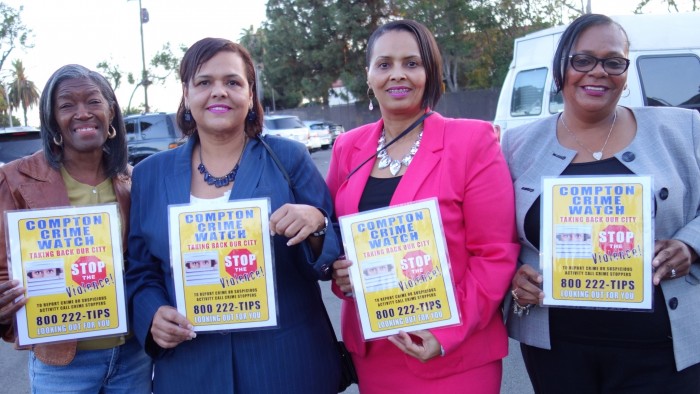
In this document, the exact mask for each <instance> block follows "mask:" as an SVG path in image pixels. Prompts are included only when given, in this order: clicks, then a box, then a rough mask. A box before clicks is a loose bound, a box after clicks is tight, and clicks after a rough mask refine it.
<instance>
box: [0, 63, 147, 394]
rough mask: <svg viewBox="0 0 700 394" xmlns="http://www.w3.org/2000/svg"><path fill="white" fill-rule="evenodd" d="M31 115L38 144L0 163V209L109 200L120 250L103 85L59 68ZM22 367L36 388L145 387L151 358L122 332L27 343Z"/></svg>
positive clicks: (4, 278) (116, 116)
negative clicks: (26, 363) (120, 334)
mask: <svg viewBox="0 0 700 394" xmlns="http://www.w3.org/2000/svg"><path fill="white" fill-rule="evenodd" d="M39 114H40V117H41V136H42V139H43V144H44V149H43V151H39V152H37V153H35V154H33V155H31V156H27V157H24V158H21V159H18V160H15V161H13V162H11V163H9V164H7V165H5V166H3V167H0V210H1V211H2V212H3V213H4V212H5V211H12V210H20V209H37V208H51V207H64V206H81V205H95V204H107V203H114V202H116V203H117V204H118V206H119V212H120V215H121V230H122V240H123V250H126V239H127V234H128V229H129V226H128V225H129V220H128V218H129V205H130V191H131V168H130V167H129V166H128V165H127V148H126V136H125V134H126V132H125V128H124V120H123V118H122V113H121V110H120V108H119V104H118V103H117V98H116V96H115V94H114V91H113V90H112V88H111V86H110V85H109V83H108V82H107V80H106V79H105V78H104V77H102V76H101V75H100V74H98V73H96V72H94V71H90V70H88V69H87V68H85V67H83V66H79V65H67V66H63V67H61V68H60V69H58V70H57V71H56V72H55V73H54V74H53V75H52V76H51V77H50V78H49V80H48V82H47V83H46V86H45V87H44V90H43V93H42V95H41V100H40V107H39ZM4 221H5V217H4V215H0V335H2V337H3V339H5V340H6V341H15V332H14V327H13V324H14V316H15V313H16V312H17V311H18V310H19V309H20V308H21V307H22V306H23V305H24V304H25V303H26V301H27V298H26V297H25V296H24V295H25V289H24V288H23V287H19V285H20V283H19V281H17V280H8V278H9V276H8V260H7V257H8V256H7V245H6V244H5V242H4V240H5V230H6V229H5V226H6V225H5V223H4ZM17 297H20V299H19V301H16V302H13V300H15V299H16V298H17ZM29 369H30V371H29V375H30V380H31V384H32V389H33V392H38V393H42V392H47V393H49V392H51V393H53V392H58V391H61V392H65V391H69V392H71V393H97V392H100V393H110V392H113V391H114V392H116V391H119V392H129V393H134V394H135V393H150V392H151V371H152V364H151V360H150V359H149V358H148V356H147V355H146V354H145V353H144V351H143V349H142V348H141V347H140V346H139V344H138V342H137V341H136V340H135V339H133V338H131V337H130V336H129V335H127V336H123V337H110V338H100V339H89V340H81V341H69V342H59V343H48V344H38V345H34V346H32V348H31V356H30V363H29Z"/></svg>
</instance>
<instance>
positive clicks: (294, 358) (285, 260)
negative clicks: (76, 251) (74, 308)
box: [126, 136, 340, 394]
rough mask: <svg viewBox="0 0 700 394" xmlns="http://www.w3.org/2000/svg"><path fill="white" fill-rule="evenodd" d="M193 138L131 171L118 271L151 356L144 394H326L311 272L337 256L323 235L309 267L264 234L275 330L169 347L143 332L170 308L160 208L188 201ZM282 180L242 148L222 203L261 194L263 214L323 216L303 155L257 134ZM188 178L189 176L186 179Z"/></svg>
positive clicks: (334, 381) (329, 340)
mask: <svg viewBox="0 0 700 394" xmlns="http://www.w3.org/2000/svg"><path fill="white" fill-rule="evenodd" d="M197 140H198V138H197V137H196V136H194V137H191V138H190V139H189V141H188V142H187V143H186V144H185V145H183V146H181V147H179V148H176V149H173V150H170V151H166V152H161V153H158V154H156V155H153V156H151V157H149V158H148V159H146V160H144V161H143V162H141V163H139V165H137V166H136V168H135V169H134V172H133V185H132V189H131V193H132V195H131V203H132V208H131V220H130V223H131V229H130V234H129V241H128V260H129V267H128V270H127V272H126V282H127V293H128V297H129V307H130V316H131V319H130V320H131V321H130V322H131V327H132V329H133V331H134V333H135V335H136V337H137V338H138V339H139V341H140V342H141V344H142V345H143V346H144V348H145V349H146V352H147V353H148V354H149V355H150V356H151V357H153V358H154V361H155V373H154V384H153V391H154V393H281V392H284V393H300V394H301V393H304V394H306V393H335V392H337V387H338V379H339V376H340V369H339V368H340V364H339V359H338V355H337V350H336V347H335V343H334V340H333V337H332V334H331V331H330V328H329V326H328V324H327V323H326V320H325V317H324V313H325V311H324V310H323V308H324V306H323V303H322V301H321V297H320V296H319V294H318V292H319V286H318V282H317V278H318V275H317V271H318V270H320V269H322V268H323V267H327V266H330V265H331V264H332V263H333V261H335V259H336V258H337V257H338V255H339V254H340V243H339V241H338V238H337V236H336V234H335V232H333V231H329V232H327V233H326V236H325V240H324V244H323V250H322V253H321V255H320V256H319V257H318V259H316V260H315V261H311V260H310V256H312V254H311V251H310V248H309V246H308V244H307V243H305V242H304V243H302V245H297V246H293V247H288V246H286V242H287V238H285V237H282V236H275V237H274V241H273V242H274V256H275V274H276V280H277V300H278V324H279V327H278V328H275V329H264V330H254V331H243V332H241V331H238V332H232V333H225V334H219V333H213V334H212V333H210V334H207V333H200V334H199V335H198V336H197V338H195V339H193V340H191V341H185V342H183V343H181V344H179V345H178V346H176V347H175V348H174V349H169V350H165V349H162V348H160V347H159V346H158V345H157V344H156V343H155V342H154V341H153V338H152V337H151V335H150V327H151V322H152V320H153V316H154V315H155V313H156V311H157V310H158V308H160V307H161V306H163V305H172V306H174V305H175V293H174V289H173V281H172V272H171V265H170V250H169V241H168V205H171V204H186V203H189V201H190V181H191V176H192V171H191V165H190V163H191V157H192V151H193V148H194V146H195V145H196V143H197ZM265 140H266V142H268V144H269V145H270V146H271V147H272V149H273V151H274V152H275V153H276V154H277V156H278V157H279V159H280V161H281V162H282V164H283V165H284V167H285V169H286V170H287V172H288V173H289V176H290V177H291V179H292V184H293V185H294V188H295V192H294V194H293V193H292V191H291V190H290V188H289V187H288V185H287V182H286V180H285V178H284V176H283V174H282V173H281V171H280V170H279V168H278V167H277V165H276V164H275V163H274V161H273V160H272V158H271V157H270V156H269V154H268V153H267V151H266V150H265V148H264V146H263V145H262V144H261V143H260V141H258V140H257V139H256V140H250V141H249V143H248V144H247V146H246V148H245V150H244V152H243V158H242V160H241V164H240V169H239V171H238V175H237V177H236V181H235V183H234V185H233V189H232V191H231V197H230V199H231V200H239V199H247V198H258V197H269V198H270V200H271V204H270V207H271V212H274V211H275V210H277V209H278V208H279V207H280V206H282V205H283V204H285V203H290V202H294V201H295V196H296V199H297V201H296V202H298V203H303V204H309V205H312V206H315V207H318V208H319V209H321V210H323V211H324V212H325V213H326V215H327V216H328V217H330V215H332V203H331V198H330V195H329V192H328V188H327V187H326V184H325V182H324V180H323V177H322V176H321V174H320V173H319V172H318V170H317V169H316V167H315V166H314V163H313V161H312V160H311V157H310V156H309V154H308V152H307V151H306V148H305V147H304V146H303V145H301V144H299V143H297V142H294V141H291V140H286V139H283V138H277V137H265ZM195 176H199V174H196V175H195Z"/></svg>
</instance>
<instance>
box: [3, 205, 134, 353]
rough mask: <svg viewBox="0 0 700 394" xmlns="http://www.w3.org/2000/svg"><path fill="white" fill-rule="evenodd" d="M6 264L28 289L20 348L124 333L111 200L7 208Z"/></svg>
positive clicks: (118, 241)
mask: <svg viewBox="0 0 700 394" xmlns="http://www.w3.org/2000/svg"><path fill="white" fill-rule="evenodd" d="M5 223H6V226H7V228H6V233H7V242H8V263H9V265H10V267H11V274H12V278H13V279H17V280H19V281H20V283H22V286H24V288H25V289H27V292H26V295H27V297H28V300H27V304H26V305H25V306H24V307H23V308H22V309H20V310H19V311H18V312H17V314H16V326H15V327H16V329H17V336H18V339H19V344H20V345H33V344H39V343H48V342H60V341H67V340H78V339H87V338H95V337H104V336H115V335H123V334H126V332H127V330H128V328H127V312H126V302H125V297H126V295H125V291H124V265H123V258H124V255H123V252H122V238H121V231H120V218H119V213H118V210H117V205H116V204H105V205H94V206H88V207H67V208H51V209H38V210H37V209H33V210H31V211H29V210H20V211H8V212H6V213H5Z"/></svg>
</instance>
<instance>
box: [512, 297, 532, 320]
mask: <svg viewBox="0 0 700 394" xmlns="http://www.w3.org/2000/svg"><path fill="white" fill-rule="evenodd" d="M533 306H534V305H532V304H527V305H525V306H520V304H518V301H516V300H515V298H513V313H514V314H515V316H518V317H522V316H523V315H525V316H527V315H529V314H530V309H531V308H532V307H533Z"/></svg>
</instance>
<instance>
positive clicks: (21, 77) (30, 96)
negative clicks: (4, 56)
mask: <svg viewBox="0 0 700 394" xmlns="http://www.w3.org/2000/svg"><path fill="white" fill-rule="evenodd" d="M12 66H13V67H14V70H13V74H14V76H15V79H14V80H13V81H12V82H10V90H9V92H8V96H9V99H10V107H12V108H13V109H16V108H20V106H21V107H22V111H24V125H25V126H27V109H29V108H31V107H33V106H35V105H37V104H38V103H39V97H40V95H39V89H37V88H36V85H35V84H34V82H32V81H30V80H28V79H27V76H26V75H25V73H24V65H23V64H22V61H21V60H14V61H13V62H12Z"/></svg>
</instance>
